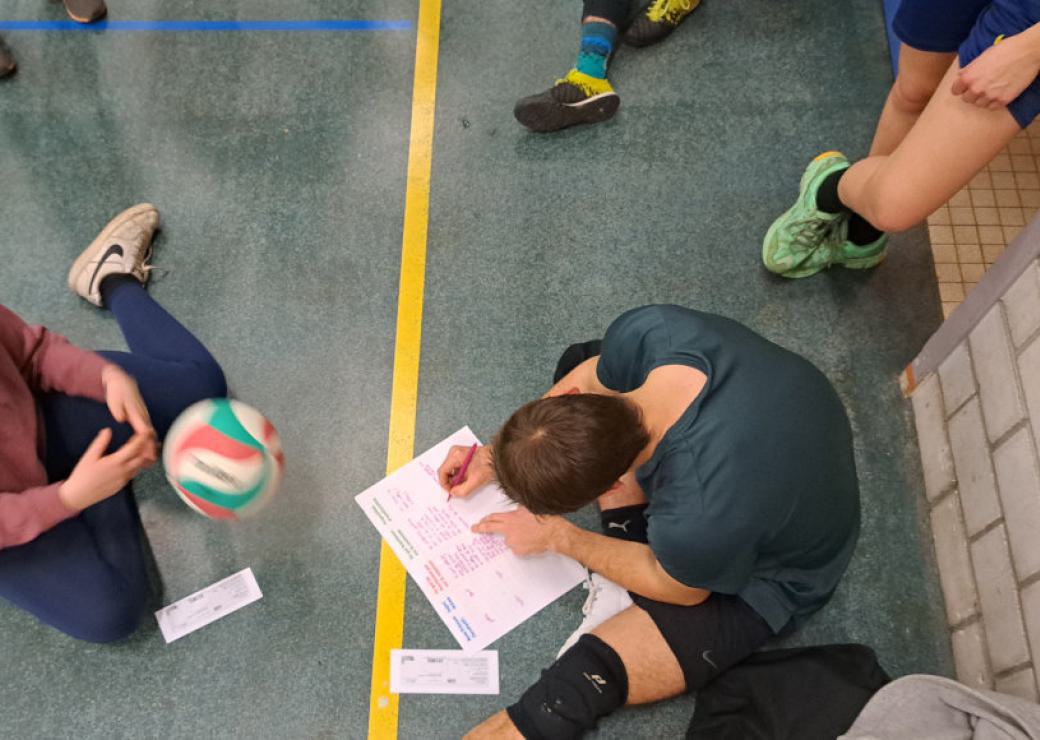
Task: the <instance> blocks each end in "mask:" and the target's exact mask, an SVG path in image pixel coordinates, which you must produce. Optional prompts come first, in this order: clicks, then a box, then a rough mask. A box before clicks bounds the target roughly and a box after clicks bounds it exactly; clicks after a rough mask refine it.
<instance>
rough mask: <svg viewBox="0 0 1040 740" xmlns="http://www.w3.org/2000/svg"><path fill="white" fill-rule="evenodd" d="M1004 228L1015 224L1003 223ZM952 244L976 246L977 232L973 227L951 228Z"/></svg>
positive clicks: (977, 240) (977, 241)
mask: <svg viewBox="0 0 1040 740" xmlns="http://www.w3.org/2000/svg"><path fill="white" fill-rule="evenodd" d="M1004 225H1005V226H1014V225H1015V224H1011V223H1006V222H1005V223H1004ZM953 243H954V244H978V243H979V231H978V229H977V228H975V227H974V226H969V225H963V226H954V227H953Z"/></svg>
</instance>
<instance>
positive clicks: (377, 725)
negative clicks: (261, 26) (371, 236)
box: [368, 0, 441, 740]
mask: <svg viewBox="0 0 1040 740" xmlns="http://www.w3.org/2000/svg"><path fill="white" fill-rule="evenodd" d="M440 26H441V0H419V21H418V23H417V28H416V40H415V79H414V82H413V85H412V128H411V134H410V135H409V141H408V180H407V185H406V190H405V200H404V236H403V238H402V240H401V282H400V286H399V288H398V296H397V339H396V342H395V344H394V379H393V390H392V393H391V397H390V435H389V442H388V445H387V452H386V472H387V474H389V473H392V472H393V471H394V470H396V469H397V468H399V467H400V466H402V465H404V464H405V463H406V462H408V461H409V460H411V459H412V456H413V455H414V452H415V450H414V448H415V409H416V399H417V397H418V393H419V346H420V341H421V339H422V311H423V281H424V279H425V275H426V228H427V224H428V222H429V212H430V162H431V160H432V156H433V111H434V104H435V100H436V97H437V48H438V45H439V42H440ZM404 587H405V570H404V567H403V566H402V565H401V563H400V561H399V560H398V559H397V557H396V556H395V555H394V553H393V552H392V551H391V550H390V548H389V547H387V545H386V542H383V544H382V547H381V548H380V550H379V592H378V596H377V601H376V629H375V639H374V641H373V645H372V687H371V695H370V699H369V708H368V736H369V738H378V739H379V740H393V739H394V738H396V737H397V695H396V694H391V693H390V651H391V650H392V649H394V648H398V647H400V646H401V638H402V635H403V633H404Z"/></svg>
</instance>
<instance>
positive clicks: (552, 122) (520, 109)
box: [513, 69, 621, 133]
mask: <svg viewBox="0 0 1040 740" xmlns="http://www.w3.org/2000/svg"><path fill="white" fill-rule="evenodd" d="M619 105H621V98H620V97H618V94H617V93H616V92H614V88H613V87H611V86H610V83H609V82H608V81H607V80H602V79H599V78H597V77H590V76H589V75H587V74H583V73H581V72H579V71H578V70H576V69H572V70H571V71H570V72H568V73H567V76H566V77H564V78H563V79H562V80H556V84H555V85H553V86H552V87H550V88H549V89H548V90H546V91H545V92H543V93H541V94H539V95H532V96H530V97H528V98H521V99H520V100H518V101H517V103H516V107H515V108H513V115H514V116H516V120H518V121H520V123H522V124H523V125H524V126H526V127H527V128H528V129H530V130H531V131H537V132H539V133H547V132H549V131H559V130H560V129H562V128H567V127H568V126H576V125H577V124H579V123H599V122H601V121H606V120H609V119H611V118H613V117H614V114H615V113H617V109H618V106H619Z"/></svg>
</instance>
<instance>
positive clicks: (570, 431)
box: [493, 393, 650, 514]
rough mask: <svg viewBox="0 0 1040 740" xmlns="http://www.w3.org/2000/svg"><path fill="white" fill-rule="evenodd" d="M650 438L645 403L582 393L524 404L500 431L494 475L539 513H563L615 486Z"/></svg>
mask: <svg viewBox="0 0 1040 740" xmlns="http://www.w3.org/2000/svg"><path fill="white" fill-rule="evenodd" d="M649 442H650V435H649V433H648V432H647V430H646V428H645V427H644V426H643V420H642V414H641V413H640V411H639V408H638V407H637V406H636V405H635V404H633V403H632V402H630V401H628V400H627V399H624V398H621V397H618V396H603V395H599V394H595V393H579V394H569V395H564V396H553V397H551V398H542V399H539V400H537V401H532V402H531V403H528V404H526V405H524V406H521V407H520V408H519V409H518V410H517V411H516V412H515V413H514V414H513V415H512V416H511V417H509V421H507V422H506V423H505V425H504V426H503V427H502V429H500V430H499V432H498V434H497V435H496V436H495V442H494V447H493V458H494V465H495V474H496V477H497V478H498V482H499V483H500V484H501V486H502V488H503V490H505V492H506V494H508V496H509V497H510V498H511V499H513V500H514V501H516V502H517V503H519V504H520V505H521V506H523V507H524V508H526V509H528V510H529V511H531V512H532V513H534V514H564V513H567V512H571V511H577V510H578V509H580V508H581V507H582V506H584V505H585V504H588V503H591V502H592V501H593V500H595V499H596V497H597V496H599V495H600V494H602V493H606V491H607V490H608V489H609V488H610V487H611V486H612V485H614V482H615V481H617V479H618V478H620V477H621V476H622V475H624V473H625V471H627V470H628V469H629V467H631V465H632V461H633V460H635V459H636V456H637V455H638V454H639V453H640V451H642V449H643V448H644V447H646V445H647V444H648V443H649Z"/></svg>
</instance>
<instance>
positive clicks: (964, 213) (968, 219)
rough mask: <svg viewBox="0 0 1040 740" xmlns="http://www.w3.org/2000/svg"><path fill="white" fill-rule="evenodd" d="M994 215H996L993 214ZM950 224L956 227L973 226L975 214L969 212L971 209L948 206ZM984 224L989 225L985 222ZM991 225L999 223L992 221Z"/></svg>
mask: <svg viewBox="0 0 1040 740" xmlns="http://www.w3.org/2000/svg"><path fill="white" fill-rule="evenodd" d="M994 215H996V214H994ZM950 223H952V224H954V225H956V224H960V225H965V224H974V223H975V214H974V213H972V212H971V208H967V207H960V206H950ZM986 223H990V222H989V221H987V222H986ZM992 223H1000V222H999V221H993V222H992Z"/></svg>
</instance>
